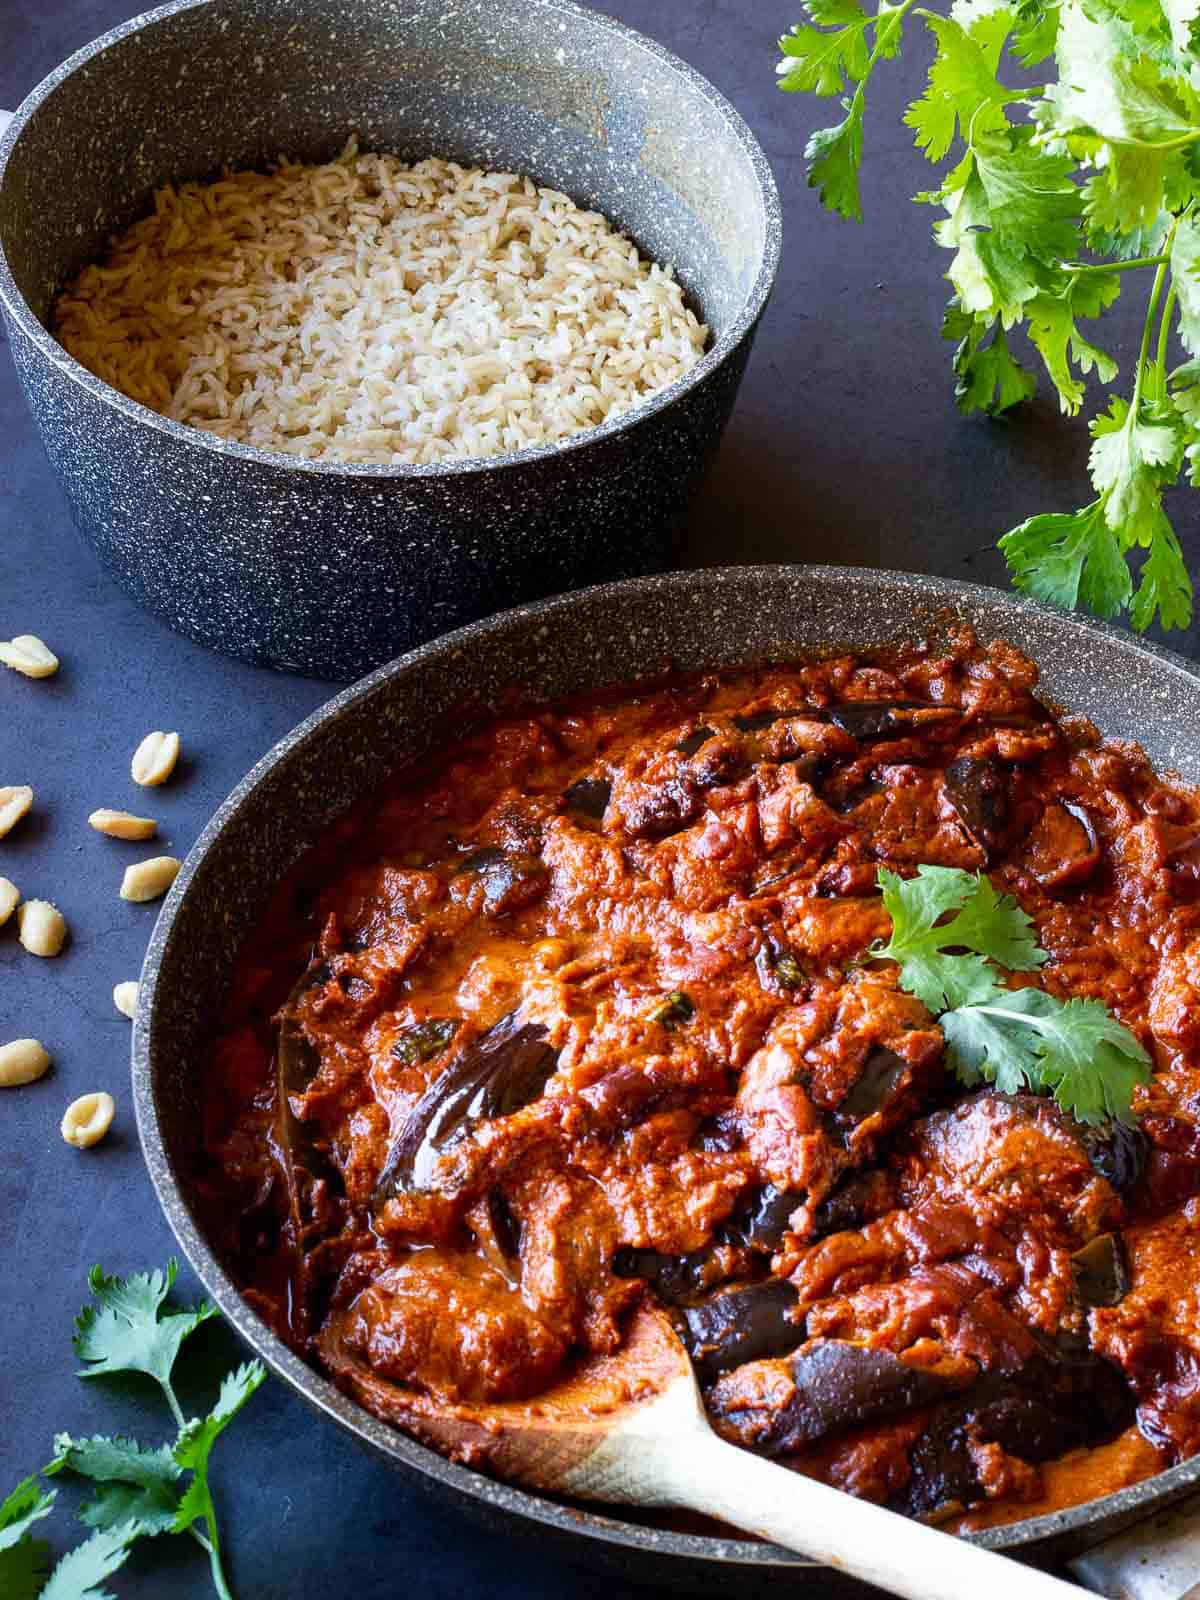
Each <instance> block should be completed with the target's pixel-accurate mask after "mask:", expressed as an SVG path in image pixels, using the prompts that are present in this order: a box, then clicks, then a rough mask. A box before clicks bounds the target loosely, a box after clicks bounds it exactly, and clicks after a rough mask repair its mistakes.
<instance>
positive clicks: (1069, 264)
mask: <svg viewBox="0 0 1200 1600" xmlns="http://www.w3.org/2000/svg"><path fill="white" fill-rule="evenodd" d="M1170 259H1171V258H1170V256H1169V255H1165V256H1138V257H1137V258H1136V259H1135V260H1133V261H1098V262H1095V263H1094V264H1093V263H1091V262H1087V261H1060V262H1059V266H1060V267H1061V268H1062V270H1063V271H1064V272H1076V273H1083V272H1104V273H1107V272H1132V271H1133V270H1134V268H1135V267H1161V266H1164V265H1165V264H1166V263H1167V262H1168V261H1169V260H1170Z"/></svg>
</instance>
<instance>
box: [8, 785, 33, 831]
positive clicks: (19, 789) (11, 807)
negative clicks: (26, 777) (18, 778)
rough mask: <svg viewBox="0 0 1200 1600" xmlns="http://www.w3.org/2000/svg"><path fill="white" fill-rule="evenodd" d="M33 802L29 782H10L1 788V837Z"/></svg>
mask: <svg viewBox="0 0 1200 1600" xmlns="http://www.w3.org/2000/svg"><path fill="white" fill-rule="evenodd" d="M32 804H33V790H32V789H31V788H30V787H29V785H28V784H27V783H18V784H9V785H8V787H7V788H4V789H0V839H3V837H4V835H5V834H6V833H9V832H10V831H11V830H12V829H13V828H15V827H16V825H17V823H18V822H20V820H21V818H22V817H23V816H25V815H26V814H27V813H28V811H29V808H30V806H32Z"/></svg>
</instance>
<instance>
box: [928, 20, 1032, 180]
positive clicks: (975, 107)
mask: <svg viewBox="0 0 1200 1600" xmlns="http://www.w3.org/2000/svg"><path fill="white" fill-rule="evenodd" d="M921 14H922V16H923V17H924V18H925V26H926V27H927V28H928V29H929V31H930V33H932V34H933V36H934V38H935V40H936V41H937V54H936V55H935V56H934V60H933V65H932V66H931V67H930V69H929V86H928V88H927V89H926V91H925V93H924V94H923V95H922V96H921V98H920V99H919V100H917V101H914V103H913V104H912V105H911V106H910V107H909V108H908V110H907V111H906V112H905V114H904V121H905V122H906V123H907V124H908V126H909V127H910V128H912V129H913V131H914V133H915V135H916V144H917V148H918V149H919V150H922V151H923V152H924V154H925V156H926V157H927V159H928V160H930V161H940V160H941V159H942V157H943V156H944V155H945V154H946V152H947V151H948V150H949V149H950V146H951V145H952V144H953V143H954V135H955V129H956V128H957V130H958V132H959V134H960V135H961V137H962V138H963V139H966V138H967V137H968V134H971V135H972V136H974V135H981V134H985V133H988V132H993V131H995V130H997V129H1000V128H1004V127H1006V126H1007V118H1006V117H1005V115H1004V110H1003V108H1004V106H1005V105H1007V104H1008V102H1009V101H1010V100H1012V99H1013V98H1014V96H1013V94H1012V93H1011V92H1010V91H1009V90H1008V89H1006V88H1005V87H1004V85H1003V84H1001V83H998V82H997V80H996V64H997V62H998V60H999V57H1000V51H1001V49H1002V48H1003V45H1004V40H1005V38H1006V36H1007V34H1008V30H1009V26H1010V23H1011V19H1012V13H1011V11H1009V10H1008V8H1007V7H1002V8H1000V9H999V10H995V11H991V12H985V13H983V14H982V15H980V16H979V17H977V18H976V19H975V20H974V22H973V24H972V25H971V26H970V27H969V28H968V27H964V26H963V25H962V23H961V22H959V21H958V20H956V19H955V18H954V17H953V16H950V17H939V16H935V15H933V14H932V13H930V12H922V13H921Z"/></svg>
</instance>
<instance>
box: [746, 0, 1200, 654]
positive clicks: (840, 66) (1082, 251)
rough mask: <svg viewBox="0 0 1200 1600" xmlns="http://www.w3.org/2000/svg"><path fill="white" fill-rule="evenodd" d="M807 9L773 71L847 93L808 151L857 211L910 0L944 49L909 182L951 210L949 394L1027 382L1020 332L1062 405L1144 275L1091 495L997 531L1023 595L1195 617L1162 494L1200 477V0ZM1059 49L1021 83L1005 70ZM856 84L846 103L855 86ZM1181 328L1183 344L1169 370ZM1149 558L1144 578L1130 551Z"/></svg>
mask: <svg viewBox="0 0 1200 1600" xmlns="http://www.w3.org/2000/svg"><path fill="white" fill-rule="evenodd" d="M802 3H803V4H804V9H805V11H806V13H807V16H808V19H809V21H808V22H805V23H798V24H797V25H796V26H795V27H794V28H793V29H792V30H791V32H790V33H787V34H785V35H784V36H783V38H782V39H781V40H780V41H779V45H780V51H781V59H780V61H779V63H778V68H777V70H778V74H779V78H778V81H779V86H780V88H782V89H786V90H789V91H791V92H802V93H809V94H814V95H818V96H841V97H842V106H843V109H844V111H845V113H846V115H845V117H844V118H843V120H842V121H840V122H839V123H837V124H836V125H834V126H832V127H828V128H823V129H820V130H818V131H817V132H816V133H814V134H813V135H812V136H811V138H810V140H809V144H808V148H807V151H806V155H807V157H808V161H809V183H810V184H811V185H813V186H815V187H816V188H818V189H819V191H820V198H821V203H822V204H823V205H825V206H826V207H827V208H829V209H830V210H833V211H836V212H838V213H840V214H841V215H842V216H844V217H849V218H854V219H856V220H859V221H861V219H862V206H861V200H860V192H859V170H860V167H861V163H862V154H863V136H864V126H865V111H866V92H867V88H868V85H869V83H870V80H871V77H872V75H873V73H874V71H875V69H876V67H877V65H878V64H879V62H881V61H883V60H887V59H890V58H891V57H894V56H896V55H897V54H898V53H899V51H900V48H901V45H902V42H903V30H904V26H905V22H906V19H907V18H908V16H909V13H910V12H911V13H912V14H913V15H915V16H917V17H920V18H921V19H922V20H923V22H924V23H925V26H926V28H927V29H928V31H929V33H930V34H931V36H932V38H933V42H934V46H935V57H934V61H933V65H932V67H931V68H930V71H929V78H928V85H927V87H926V90H925V93H924V94H923V95H922V96H921V97H920V98H919V99H917V100H916V101H914V102H913V104H912V105H910V106H909V107H908V109H907V111H906V113H905V116H904V121H905V122H906V124H907V125H908V126H909V128H911V130H912V132H913V136H914V139H915V142H916V145H917V148H918V149H919V150H920V151H921V152H922V153H923V154H924V155H925V156H926V158H927V159H928V160H929V161H930V162H932V163H934V164H935V165H937V166H939V167H941V172H940V181H939V182H938V184H937V186H936V187H935V188H932V189H930V190H927V191H925V192H923V193H921V194H918V195H917V196H915V199H916V200H917V201H918V202H920V203H924V204H928V205H932V206H935V207H938V208H939V209H940V211H941V212H942V213H944V215H943V217H942V218H941V220H939V221H938V222H937V223H935V226H934V230H933V231H934V238H935V239H936V241H937V242H938V244H939V245H941V246H942V247H943V248H944V249H945V250H947V251H949V252H951V258H950V264H949V268H948V270H947V273H946V276H947V277H948V279H949V280H950V284H951V287H952V288H953V291H954V293H953V296H952V298H951V300H950V304H949V307H948V309H947V311H946V316H945V321H944V323H943V327H942V333H943V337H944V338H945V339H947V340H948V341H949V342H950V343H952V344H953V345H954V347H955V349H954V356H953V370H954V377H955V397H956V399H957V401H958V404H959V407H960V408H961V409H962V410H963V411H964V412H973V411H984V412H987V413H988V414H990V415H992V416H996V415H999V414H1000V413H1002V412H1004V411H1006V410H1008V409H1009V408H1010V407H1012V406H1014V405H1016V404H1018V403H1019V402H1021V401H1023V400H1028V399H1029V398H1031V397H1032V395H1033V393H1034V391H1035V388H1036V379H1035V377H1034V375H1033V373H1032V372H1030V371H1028V370H1027V369H1026V368H1025V367H1024V366H1023V365H1022V364H1021V363H1020V361H1019V360H1018V359H1017V356H1016V355H1015V354H1014V353H1013V349H1012V345H1011V342H1010V338H1011V334H1012V332H1013V330H1014V329H1016V328H1022V329H1023V330H1024V332H1025V334H1026V336H1027V338H1028V340H1029V343H1030V344H1031V345H1032V346H1033V348H1034V350H1035V351H1036V352H1037V354H1038V356H1039V357H1040V358H1041V362H1042V365H1043V367H1044V368H1045V371H1046V373H1047V375H1048V377H1049V379H1050V381H1051V383H1052V384H1053V385H1054V388H1055V390H1056V391H1057V393H1058V397H1059V404H1060V406H1061V408H1062V410H1063V411H1064V412H1065V413H1067V414H1068V415H1075V414H1076V413H1077V412H1078V411H1079V410H1080V408H1081V406H1082V404H1083V401H1084V398H1085V393H1086V383H1087V380H1088V379H1089V378H1092V377H1093V376H1094V377H1095V378H1096V379H1098V380H1099V381H1100V382H1101V383H1104V384H1109V383H1112V382H1113V380H1114V379H1115V378H1116V377H1117V373H1118V368H1117V363H1116V361H1115V360H1114V359H1113V358H1112V356H1111V355H1109V354H1108V353H1107V351H1105V350H1103V349H1102V348H1101V347H1100V346H1099V345H1097V344H1095V343H1093V342H1092V340H1091V339H1090V338H1089V337H1088V336H1087V335H1085V333H1084V332H1083V331H1082V328H1081V326H1080V324H1081V323H1085V322H1088V321H1090V320H1092V319H1094V318H1096V317H1099V316H1101V315H1102V314H1103V313H1104V312H1105V311H1106V310H1107V309H1108V307H1109V306H1111V305H1112V304H1113V302H1114V301H1115V300H1116V299H1117V297H1118V296H1119V295H1120V294H1121V292H1122V289H1123V286H1124V285H1125V284H1126V282H1127V281H1129V275H1135V274H1138V273H1143V272H1144V273H1146V274H1149V275H1151V276H1150V278H1149V283H1150V288H1149V292H1148V295H1147V300H1146V313H1145V318H1144V322H1143V329H1142V336H1141V340H1140V344H1139V349H1138V355H1137V359H1136V363H1135V366H1134V369H1133V373H1132V386H1131V389H1130V390H1129V391H1128V393H1127V395H1126V396H1123V397H1114V398H1112V399H1111V401H1110V403H1109V405H1108V407H1107V409H1106V410H1105V411H1103V412H1102V413H1101V414H1100V415H1098V416H1096V417H1095V418H1093V420H1092V421H1091V423H1090V425H1089V426H1090V430H1091V433H1092V440H1093V443H1092V449H1091V455H1090V459H1089V471H1090V476H1091V479H1092V485H1093V488H1094V490H1095V495H1094V498H1093V499H1091V500H1090V501H1089V502H1088V504H1086V505H1085V506H1083V507H1082V508H1081V509H1080V510H1078V511H1073V512H1065V513H1064V512H1051V513H1046V514H1042V515H1039V516H1034V517H1030V518H1028V519H1027V520H1026V521H1024V522H1022V523H1021V524H1020V525H1019V526H1018V527H1016V528H1013V529H1012V530H1011V531H1010V532H1009V533H1007V534H1005V535H1004V537H1003V538H1002V539H1001V540H1000V548H1001V549H1002V550H1003V552H1004V555H1005V557H1006V559H1007V561H1008V565H1009V569H1010V571H1011V573H1012V575H1013V581H1014V583H1015V584H1016V586H1017V587H1018V588H1019V589H1022V590H1024V591H1025V592H1027V593H1029V594H1031V595H1033V596H1035V597H1036V598H1038V599H1040V600H1044V601H1048V602H1049V603H1051V604H1053V605H1057V606H1060V607H1064V608H1067V609H1073V608H1075V607H1076V606H1079V605H1083V606H1085V607H1086V608H1087V609H1089V610H1091V611H1093V612H1095V613H1097V614H1098V615H1100V616H1106V617H1115V616H1118V615H1120V614H1121V613H1122V612H1128V615H1129V617H1130V620H1131V621H1132V623H1133V626H1134V627H1135V628H1137V629H1139V630H1142V629H1145V628H1147V627H1149V626H1150V624H1151V623H1152V622H1154V621H1155V620H1157V621H1159V622H1161V624H1162V625H1163V626H1164V627H1167V628H1172V627H1185V626H1186V625H1187V624H1188V623H1189V622H1190V620H1191V616H1192V580H1191V576H1190V574H1189V571H1188V566H1187V562H1186V560H1185V558H1184V553H1183V550H1182V548H1181V546H1180V542H1179V539H1178V536H1177V535H1176V533H1175V530H1174V529H1173V527H1172V525H1171V522H1170V519H1169V517H1168V515H1167V512H1166V509H1165V507H1164V503H1163V497H1164V494H1165V493H1166V491H1167V490H1168V489H1169V488H1170V487H1171V486H1172V485H1174V484H1176V483H1177V482H1178V480H1179V478H1180V476H1181V474H1186V476H1187V481H1188V482H1189V483H1190V484H1191V485H1192V486H1193V487H1197V486H1200V216H1198V215H1197V213H1198V212H1200V206H1198V204H1197V202H1198V201H1200V8H1198V7H1197V5H1196V4H1195V3H1194V0H1182V3H1175V0H954V3H953V4H952V5H951V7H950V12H949V15H941V14H939V13H936V12H933V11H928V10H924V9H921V8H916V7H915V6H914V3H913V0H903V3H902V4H899V5H892V4H890V3H888V0H882V3H880V4H879V6H878V9H877V10H874V11H872V10H870V9H868V8H867V7H866V6H864V5H863V4H862V3H861V0H802ZM1042 63H1048V67H1047V72H1048V81H1046V82H1044V83H1042V84H1040V85H1038V86H1035V87H1033V88H1027V87H1023V86H1017V85H1015V84H1010V83H1007V82H1006V81H1004V80H1005V78H1006V77H1008V76H1009V75H1010V74H1011V73H1018V74H1019V75H1021V76H1025V75H1027V74H1026V73H1023V72H1022V69H1029V68H1034V67H1038V66H1039V65H1041V64H1042ZM847 92H849V93H848V97H847ZM1173 338H1174V339H1176V340H1177V341H1178V343H1179V344H1180V345H1182V347H1183V350H1184V351H1185V352H1186V353H1187V355H1188V356H1189V357H1191V358H1192V359H1190V360H1189V361H1186V362H1185V363H1184V364H1182V365H1179V366H1174V368H1172V361H1171V346H1172V339H1173ZM1139 552H1140V553H1141V556H1140V561H1139V562H1138V563H1137V571H1136V573H1135V572H1134V570H1132V565H1131V564H1132V563H1133V561H1134V558H1135V557H1137V556H1138V553H1139Z"/></svg>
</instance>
